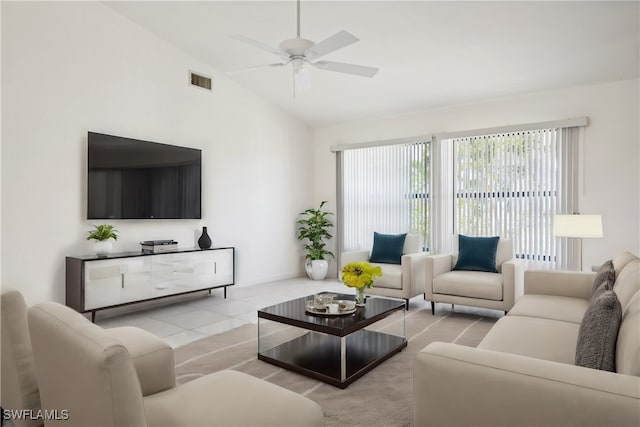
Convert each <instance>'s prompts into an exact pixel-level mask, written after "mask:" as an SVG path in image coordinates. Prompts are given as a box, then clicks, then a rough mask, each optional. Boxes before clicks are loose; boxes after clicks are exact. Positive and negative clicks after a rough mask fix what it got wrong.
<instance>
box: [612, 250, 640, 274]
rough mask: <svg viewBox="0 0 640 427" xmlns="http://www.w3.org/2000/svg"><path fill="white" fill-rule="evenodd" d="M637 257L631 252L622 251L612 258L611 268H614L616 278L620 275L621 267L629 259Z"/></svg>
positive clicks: (623, 266) (627, 262) (632, 259)
mask: <svg viewBox="0 0 640 427" xmlns="http://www.w3.org/2000/svg"><path fill="white" fill-rule="evenodd" d="M637 259H638V257H637V256H635V255H634V254H632V253H631V252H624V253H622V254H620V255H618V256H617V257H615V258H614V259H613V268H614V269H615V274H616V279H617V278H618V276H619V275H620V272H621V271H622V269H623V268H625V267H626V266H627V264H629V263H630V262H631V261H635V260H637Z"/></svg>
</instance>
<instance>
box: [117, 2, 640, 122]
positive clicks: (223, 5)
mask: <svg viewBox="0 0 640 427" xmlns="http://www.w3.org/2000/svg"><path fill="white" fill-rule="evenodd" d="M106 4H107V5H108V6H109V7H111V8H112V9H113V10H115V11H116V12H118V13H120V14H122V15H123V16H125V17H127V18H129V19H130V20H132V21H134V22H136V23H138V24H139V25H141V26H142V27H145V28H147V29H148V30H149V31H151V32H153V33H155V34H156V35H157V36H159V37H160V38H162V39H164V40H166V41H168V42H170V43H172V44H174V45H175V46H177V47H178V48H180V49H182V50H184V51H186V52H188V53H190V54H192V55H194V56H195V57H197V58H198V59H200V60H203V61H205V62H206V63H208V64H210V65H211V66H213V67H215V68H217V69H219V70H220V71H229V70H234V69H237V68H242V67H248V66H252V65H259V64H268V63H273V62H277V59H278V58H277V57H276V56H275V55H272V54H270V53H268V52H265V51H262V50H260V49H256V48H254V47H252V46H250V45H247V44H245V43H242V42H240V41H238V40H236V39H233V38H231V37H230V36H232V35H237V34H240V35H245V36H248V37H251V38H253V39H256V40H259V41H261V42H263V43H266V44H268V45H271V46H273V47H277V46H278V45H279V43H280V42H281V41H283V40H285V39H289V38H293V37H295V34H296V2H295V1H280V2H273V1H256V2H249V1H226V2H225V1H195V2H186V1H173V2H172V1H159V2H155V1H141V2H128V1H118V2H107V3H106ZM639 5H640V3H639V2H637V1H630V2H612V1H602V2H591V1H589V2H573V1H571V2H480V1H472V2H458V1H444V2H432V1H408V2H403V1H313V0H307V1H305V0H303V1H302V3H301V36H302V37H303V38H306V39H310V40H312V41H314V42H316V43H318V42H320V41H322V40H324V39H325V38H327V37H329V36H331V35H333V34H335V33H336V32H338V31H340V30H346V31H348V32H350V33H352V34H354V35H355V36H357V37H358V38H359V39H360V41H359V42H357V43H354V44H352V45H349V46H347V47H345V48H343V49H340V50H339V51H336V52H334V53H331V54H329V55H327V56H326V57H325V58H324V59H326V60H330V61H339V62H349V63H355V64H362V65H369V66H375V67H379V68H380V71H379V72H378V74H377V75H376V76H375V77H373V78H371V79H369V78H362V77H356V76H351V75H347V74H341V73H336V72H329V71H322V70H318V69H313V68H312V69H311V70H310V77H311V84H312V88H311V90H309V91H306V92H302V93H298V94H297V96H296V98H295V99H294V98H293V94H292V80H293V78H292V70H291V66H290V65H289V66H288V67H279V68H265V69H260V70H255V71H251V72H245V73H242V74H236V75H233V76H230V77H231V78H232V79H233V80H235V81H237V82H238V83H240V84H242V85H244V86H246V87H247V88H249V89H251V90H252V91H254V92H255V93H257V94H259V95H261V96H263V97H265V98H267V99H269V100H271V101H272V102H273V103H275V104H277V105H279V106H281V107H282V108H283V109H284V110H286V111H288V112H289V113H290V114H292V115H293V116H295V117H298V118H300V119H301V120H303V121H304V122H306V123H308V124H309V125H311V126H324V125H330V124H334V123H340V122H345V121H352V120H358V119H363V118H372V117H380V116H389V115H397V114H402V113H407V112H411V111H417V110H421V109H427V108H437V107H444V106H449V105H455V104H461V103H473V102H479V101H482V100H485V99H490V98H496V97H501V96H508V95H515V94H521V93H527V92H534V91H541V90H548V89H555V88H562V87H569V86H578V85H588V84H596V83H601V82H608V81H616V80H624V79H631V78H637V77H638V76H639V74H640V73H639V69H640V65H639V64H640V31H639V28H640V19H639V16H640V8H639ZM214 89H215V82H214Z"/></svg>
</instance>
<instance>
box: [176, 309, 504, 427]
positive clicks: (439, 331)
mask: <svg viewBox="0 0 640 427" xmlns="http://www.w3.org/2000/svg"><path fill="white" fill-rule="evenodd" d="M397 319H398V318H395V319H393V320H389V321H388V322H394V323H397V322H398V320H397ZM495 321H496V319H495V318H490V317H482V316H478V315H473V314H464V313H456V312H448V313H443V314H437V315H436V316H433V315H432V314H431V311H430V310H428V309H423V310H419V311H415V312H409V313H407V314H406V316H405V319H404V322H405V327H406V336H407V338H408V346H407V348H406V349H404V350H403V351H402V352H400V353H398V354H396V355H394V356H393V357H391V358H390V359H389V360H387V361H385V362H383V363H382V364H381V365H379V366H377V367H376V368H374V369H373V370H372V371H371V372H369V373H367V374H365V375H364V376H363V377H362V378H360V379H358V380H356V381H355V382H354V383H352V384H351V385H349V386H348V387H347V388H346V389H344V390H341V389H339V388H336V387H333V386H331V385H328V384H325V383H322V382H320V381H317V380H314V379H311V378H307V377H305V376H302V375H299V374H296V373H294V372H290V371H288V370H285V369H282V368H279V367H277V366H274V365H271V364H269V363H266V362H263V361H261V360H257V358H256V353H257V335H258V325H256V324H247V325H244V326H241V327H239V328H237V329H233V330H231V331H227V332H224V333H222V334H219V335H214V336H211V337H207V338H204V339H202V340H199V341H196V342H193V343H190V344H187V345H185V346H182V347H179V348H177V349H176V350H175V357H176V377H177V381H178V383H180V384H182V383H185V382H188V381H191V380H193V379H195V378H198V377H200V376H202V375H206V374H208V373H211V372H215V371H219V370H222V369H234V370H237V371H241V372H244V373H247V374H250V375H253V376H255V377H258V378H262V379H263V380H266V381H269V382H271V383H274V384H277V385H280V386H282V387H285V388H287V389H289V390H292V391H295V392H296V393H300V394H302V395H305V396H307V397H308V398H310V399H312V400H314V401H316V402H318V404H319V405H320V406H321V407H322V409H323V411H324V414H325V422H326V425H327V426H330V427H331V426H336V427H337V426H343V427H344V426H409V425H411V423H412V410H413V409H412V408H413V405H414V402H413V361H414V358H415V355H416V353H417V352H419V351H420V350H421V349H423V348H424V347H426V346H427V345H428V344H429V343H431V342H433V341H442V342H453V343H456V344H461V345H466V346H472V347H475V346H476V345H477V344H478V343H479V342H480V341H481V340H482V338H483V337H484V336H485V335H486V333H487V332H488V331H489V329H490V328H491V327H492V326H493V324H494V323H495ZM269 326H270V327H271V328H272V329H273V330H272V331H271V332H273V333H274V334H278V333H284V334H286V333H288V332H292V331H295V328H291V327H288V326H284V325H279V324H274V323H270V324H269ZM377 326H378V328H386V327H394V325H392V324H390V323H389V324H385V323H380V322H379V324H377ZM395 326H397V325H395ZM263 333H264V331H263ZM417 399H418V401H417V402H415V404H417V405H419V404H420V402H419V399H420V397H419V396H418V397H417Z"/></svg>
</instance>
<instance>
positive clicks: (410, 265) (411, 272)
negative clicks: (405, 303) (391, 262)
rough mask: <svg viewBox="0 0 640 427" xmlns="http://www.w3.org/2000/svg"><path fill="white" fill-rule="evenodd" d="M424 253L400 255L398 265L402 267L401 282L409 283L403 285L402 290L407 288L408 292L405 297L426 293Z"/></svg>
mask: <svg viewBox="0 0 640 427" xmlns="http://www.w3.org/2000/svg"><path fill="white" fill-rule="evenodd" d="M428 256H429V254H428V253H426V252H418V253H414V254H406V255H402V259H401V262H400V264H401V265H402V280H403V281H405V280H406V281H408V282H409V283H406V282H405V283H403V284H402V288H403V289H404V288H405V287H406V286H408V287H409V289H410V291H409V292H408V293H407V295H410V296H413V295H418V294H424V293H425V292H426V271H427V257H428Z"/></svg>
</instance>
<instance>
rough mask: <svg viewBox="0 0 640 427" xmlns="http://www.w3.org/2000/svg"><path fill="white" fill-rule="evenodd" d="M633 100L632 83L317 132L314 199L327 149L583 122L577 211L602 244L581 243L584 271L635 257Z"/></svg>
mask: <svg viewBox="0 0 640 427" xmlns="http://www.w3.org/2000/svg"><path fill="white" fill-rule="evenodd" d="M638 95H639V81H638V80H629V81H621V82H615V83H608V84H601V85H594V86H586V87H576V88H569V89H563V90H554V91H549V92H541V93H533V94H529V95H524V96H514V97H509V98H500V99H495V100H491V101H487V102H483V103H478V104H473V105H460V106H453V107H449V108H442V109H434V110H427V111H420V112H416V113H412V114H406V115H402V116H397V117H387V118H381V119H375V120H366V121H359V122H353V123H345V124H341V125H336V126H332V127H326V128H321V129H317V130H316V132H315V138H316V148H315V150H316V153H315V157H316V180H315V182H316V198H317V199H322V200H324V199H327V200H330V201H331V205H332V207H334V206H335V186H336V181H335V155H334V154H333V153H331V152H330V151H329V147H330V146H332V145H337V144H350V143H356V142H365V141H378V140H386V139H394V138H401V137H410V136H416V135H425V134H435V133H439V132H452V131H461V130H471V129H481V128H488V127H497V126H507V125H517V124H524V123H535V122H541V121H550V120H559V119H566V118H570V117H579V116H588V117H589V126H587V127H586V129H585V134H584V136H585V141H584V150H583V167H584V169H583V170H584V181H583V183H582V191H581V202H580V205H581V211H582V213H585V214H586V213H593V214H602V220H603V228H604V238H603V239H594V240H584V265H585V267H589V266H591V265H599V264H601V263H602V262H603V261H605V260H607V259H610V258H611V257H613V256H615V255H616V254H618V253H619V252H621V251H625V250H628V251H632V252H634V253H636V254H640V173H639V169H640V135H639V123H640V111H639V105H640V100H639V96H638ZM334 268H335V266H334Z"/></svg>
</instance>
